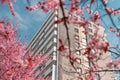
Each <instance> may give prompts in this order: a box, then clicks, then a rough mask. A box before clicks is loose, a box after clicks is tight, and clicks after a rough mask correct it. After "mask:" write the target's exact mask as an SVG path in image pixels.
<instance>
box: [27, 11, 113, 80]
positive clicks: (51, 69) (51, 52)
mask: <svg viewBox="0 0 120 80" xmlns="http://www.w3.org/2000/svg"><path fill="white" fill-rule="evenodd" d="M65 14H66V15H68V13H67V10H65ZM56 16H57V17H58V16H59V17H62V12H61V10H58V11H56V12H52V11H51V13H50V14H49V16H48V17H47V18H46V19H45V21H44V23H43V24H42V26H41V27H40V28H39V30H38V31H37V32H36V34H35V35H34V36H33V38H32V40H31V41H30V43H29V45H28V46H29V47H28V48H27V51H28V50H35V52H34V53H32V54H31V56H34V55H36V54H38V53H39V52H40V51H42V53H43V54H45V55H46V56H52V57H51V58H50V59H49V60H48V61H47V62H46V63H45V64H44V65H42V66H39V65H38V66H36V67H35V68H34V69H33V71H34V70H36V69H37V72H36V73H35V77H37V76H38V75H42V77H43V78H45V77H47V76H49V77H50V80H84V75H82V76H81V77H80V76H79V75H81V74H84V73H85V70H86V69H87V68H88V67H89V61H88V59H87V58H86V57H85V56H84V55H83V54H81V53H82V52H83V51H84V50H82V49H83V48H85V47H86V44H87V40H88V39H89V38H90V37H91V36H92V35H93V33H94V31H95V26H96V25H95V24H94V23H92V22H90V23H89V25H88V35H87V36H86V35H85V34H84V33H83V30H84V28H83V27H81V26H79V25H75V24H72V23H67V25H68V33H69V38H70V39H69V40H70V48H71V54H72V55H73V56H74V57H77V60H76V61H77V62H75V63H74V67H73V66H72V65H71V63H70V59H69V57H67V56H69V52H68V51H67V50H66V51H62V52H61V51H59V50H58V49H59V46H60V45H61V43H60V42H59V39H61V40H62V43H63V44H64V46H65V47H66V48H68V44H69V43H68V37H67V33H66V32H67V31H66V28H65V26H64V24H63V23H60V24H54V21H55V20H57V17H56ZM72 16H74V17H78V16H76V15H72ZM79 18H80V17H79ZM81 20H82V19H81ZM100 34H101V35H104V28H102V27H101V28H100ZM106 57H107V58H106ZM103 58H104V60H103V61H100V62H98V63H99V64H100V65H102V66H105V65H103V63H105V61H109V60H110V55H109V54H105V55H104V57H103ZM38 67H39V68H38ZM96 75H97V77H98V80H114V77H113V72H109V73H106V72H103V73H102V72H101V73H98V74H97V73H96ZM101 76H102V79H100V78H99V77H101Z"/></svg>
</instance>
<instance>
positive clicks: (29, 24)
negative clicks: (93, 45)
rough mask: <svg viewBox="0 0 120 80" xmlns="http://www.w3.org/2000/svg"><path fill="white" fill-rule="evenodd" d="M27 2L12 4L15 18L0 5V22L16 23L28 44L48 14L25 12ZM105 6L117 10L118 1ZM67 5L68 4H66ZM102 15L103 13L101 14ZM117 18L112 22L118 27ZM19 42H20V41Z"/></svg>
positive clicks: (19, 0) (33, 1) (20, 0)
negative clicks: (4, 20) (3, 20)
mask: <svg viewBox="0 0 120 80" xmlns="http://www.w3.org/2000/svg"><path fill="white" fill-rule="evenodd" d="M26 1H27V0H16V2H14V3H13V6H14V8H15V11H16V16H12V15H11V13H10V10H9V9H8V6H7V5H6V4H5V5H0V20H1V19H3V18H7V19H12V20H13V23H16V22H18V24H19V28H18V34H19V35H20V36H21V38H22V40H23V38H24V37H25V36H26V37H27V39H28V42H29V41H30V40H31V38H32V37H33V35H34V34H35V32H36V31H37V29H38V28H39V27H40V25H41V24H42V22H43V21H44V19H45V18H46V17H47V15H48V13H44V12H42V11H41V10H37V11H32V12H30V11H27V10H25V7H26V6H28V3H27V2H26ZM30 1H31V5H34V4H36V2H37V1H39V0H30ZM66 1H68V0H66ZM108 1H109V2H108V4H107V6H109V7H114V8H115V9H117V8H119V7H120V6H119V4H120V1H119V0H108ZM67 3H68V2H67ZM101 13H104V12H101ZM118 16H119V15H117V16H116V17H114V16H113V17H114V21H115V23H116V25H117V26H118V27H119V26H120V23H119V22H118ZM103 20H104V22H105V23H106V26H105V25H104V24H103V26H104V27H105V29H106V32H107V39H108V40H109V41H110V42H111V43H112V44H116V42H117V41H118V39H117V38H115V34H112V33H110V32H109V31H108V28H109V27H110V26H112V24H111V22H110V20H109V19H108V17H107V16H106V17H105V18H104V19H103ZM22 40H21V41H22Z"/></svg>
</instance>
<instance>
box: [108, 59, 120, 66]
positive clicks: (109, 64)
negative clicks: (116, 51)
mask: <svg viewBox="0 0 120 80" xmlns="http://www.w3.org/2000/svg"><path fill="white" fill-rule="evenodd" d="M107 66H108V67H114V68H119V67H120V59H115V60H113V61H111V62H109V63H107Z"/></svg>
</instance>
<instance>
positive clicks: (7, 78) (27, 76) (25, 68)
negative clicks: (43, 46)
mask: <svg viewBox="0 0 120 80" xmlns="http://www.w3.org/2000/svg"><path fill="white" fill-rule="evenodd" d="M3 22H4V23H3ZM3 22H0V24H2V26H1V25H0V29H1V30H0V33H3V35H0V68H1V69H0V76H1V77H0V80H13V79H14V80H37V79H38V78H35V77H34V74H33V73H31V71H32V69H33V68H34V67H35V66H36V65H37V64H39V65H42V64H44V63H45V62H46V61H47V60H48V58H47V57H46V56H45V55H41V53H40V54H38V55H36V56H34V57H30V58H28V56H30V54H31V53H32V51H29V53H26V54H25V55H24V54H23V53H24V52H25V48H26V46H25V45H24V44H22V43H20V39H18V40H17V39H16V33H15V31H14V30H15V29H13V25H12V23H6V22H5V21H3ZM4 26H6V28H5V27H4ZM39 76H41V75H39Z"/></svg>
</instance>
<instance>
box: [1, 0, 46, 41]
mask: <svg viewBox="0 0 120 80" xmlns="http://www.w3.org/2000/svg"><path fill="white" fill-rule="evenodd" d="M31 1H32V0H31ZM33 1H34V2H33ZM33 1H32V4H35V3H36V1H37V0H33ZM13 6H14V8H15V11H16V16H12V15H11V13H10V10H9V8H8V6H7V5H6V4H4V5H0V20H2V19H4V18H7V19H12V20H13V23H14V24H15V23H17V22H18V25H19V28H18V34H19V35H20V36H21V41H23V39H24V37H25V36H26V37H27V39H28V42H29V41H30V39H31V38H32V36H33V35H34V33H35V32H36V31H37V29H38V28H39V27H40V25H41V24H42V22H43V21H44V19H45V18H46V17H47V14H48V13H44V12H42V11H41V10H37V11H32V12H30V11H27V10H25V7H26V6H28V3H27V2H26V0H16V2H14V3H13Z"/></svg>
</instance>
